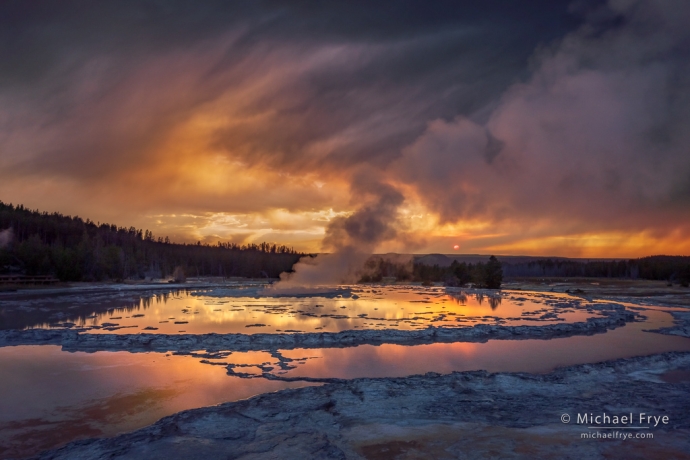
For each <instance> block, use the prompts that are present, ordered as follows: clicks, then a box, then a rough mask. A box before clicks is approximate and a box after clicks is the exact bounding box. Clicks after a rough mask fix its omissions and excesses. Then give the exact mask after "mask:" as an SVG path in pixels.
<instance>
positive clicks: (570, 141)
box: [393, 0, 690, 233]
mask: <svg viewBox="0 0 690 460" xmlns="http://www.w3.org/2000/svg"><path fill="white" fill-rule="evenodd" d="M590 17H591V20H590V22H587V23H586V24H584V25H583V27H582V28H580V29H579V30H577V31H576V32H573V33H571V34H568V35H567V36H566V37H565V38H564V39H563V40H562V41H560V42H559V43H558V44H557V45H555V46H552V47H551V48H550V49H548V50H544V51H543V52H542V53H541V54H540V55H538V57H537V58H536V60H535V70H534V72H533V74H532V76H531V77H530V78H529V79H528V80H527V81H526V82H525V83H518V84H515V85H513V86H512V87H511V88H509V89H508V90H507V91H506V92H505V94H504V95H503V96H502V98H501V101H500V103H499V104H497V106H496V107H495V108H494V109H493V110H492V112H491V115H490V116H489V118H488V121H487V122H486V123H485V124H483V125H480V124H478V123H476V122H474V121H472V120H470V119H468V118H466V117H459V118H457V119H456V120H454V121H451V122H447V121H443V120H437V121H435V122H433V123H431V124H430V125H429V128H428V129H427V132H426V133H425V134H424V135H423V136H421V137H420V138H419V139H417V140H416V141H415V143H414V144H412V145H411V146H410V147H408V148H407V149H406V150H405V154H404V158H403V159H402V160H401V161H400V162H399V163H398V164H397V167H396V168H397V169H396V168H394V169H393V171H395V174H401V175H402V177H403V178H405V180H407V181H409V182H410V183H412V184H414V186H415V187H416V189H417V191H418V193H419V195H420V197H422V199H423V200H424V202H425V203H427V205H428V206H429V207H431V208H432V209H434V210H436V211H437V212H438V213H439V215H440V216H441V218H442V220H443V221H447V222H455V221H457V220H459V219H483V220H489V221H493V222H501V221H512V222H514V223H516V222H517V223H520V222H522V223H526V222H530V221H531V222H542V223H543V222H544V221H545V220H546V221H550V222H552V225H553V226H554V227H556V228H560V229H565V228H567V227H571V228H575V227H579V230H580V231H581V232H584V231H601V230H626V231H642V230H651V229H655V230H657V231H658V230H662V231H665V232H667V233H672V232H674V231H676V229H678V228H684V229H685V231H687V222H688V217H690V208H688V207H684V208H681V207H680V206H679V199H681V198H680V197H682V196H683V194H684V193H686V191H687V185H686V184H687V178H688V177H689V176H690V155H688V146H689V145H690V132H689V131H688V130H687V126H688V125H690V73H689V72H688V70H690V69H689V65H690V64H689V63H690V47H688V44H689V43H690V41H689V40H690V32H689V31H688V29H687V27H685V26H684V24H687V23H688V21H690V4H688V3H687V2H680V1H679V2H667V1H659V2H638V1H632V0H631V1H616V2H611V3H610V5H609V6H607V7H604V8H602V9H600V10H597V11H595V12H593V13H592V14H591V15H590ZM487 130H488V131H487ZM494 136H495V139H498V140H500V142H501V146H502V148H501V149H500V153H491V154H490V153H489V152H496V151H497V150H495V149H489V150H487V146H489V145H491V144H493V145H497V144H496V141H495V140H493V139H494ZM489 158H491V159H492V161H486V160H488V159H489Z"/></svg>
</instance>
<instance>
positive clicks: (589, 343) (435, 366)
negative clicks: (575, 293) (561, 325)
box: [277, 311, 690, 379]
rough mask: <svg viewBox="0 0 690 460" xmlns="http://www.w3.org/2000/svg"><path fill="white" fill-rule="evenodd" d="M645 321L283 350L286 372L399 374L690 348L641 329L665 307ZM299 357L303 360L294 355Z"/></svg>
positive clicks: (663, 323)
mask: <svg viewBox="0 0 690 460" xmlns="http://www.w3.org/2000/svg"><path fill="white" fill-rule="evenodd" d="M645 315H647V316H648V320H647V321H646V322H638V323H628V324H627V325H626V326H624V327H621V328H618V329H615V330H613V331H609V332H607V333H605V334H596V335H592V336H574V337H567V338H558V339H551V340H489V341H488V342H486V343H462V342H456V343H435V344H430V345H416V346H403V345H392V344H384V345H380V346H374V345H361V346H358V347H352V348H323V349H296V350H284V351H282V356H284V357H285V358H287V359H292V360H295V362H293V364H294V365H293V366H292V368H291V369H289V370H288V371H287V372H277V374H278V375H281V376H285V377H297V376H300V377H315V378H348V379H350V378H356V377H393V376H395V377H402V376H407V375H412V374H424V373H426V372H439V373H448V372H453V371H468V370H480V369H484V370H487V371H489V372H532V373H545V372H550V371H551V370H553V369H555V368H556V367H563V366H571V365H575V364H584V363H591V362H598V361H606V360H612V359H620V358H629V357H633V356H644V355H650V354H655V353H664V352H668V351H690V339H687V338H684V337H675V336H667V335H661V334H656V333H652V332H644V330H646V329H654V328H657V327H668V326H670V325H671V324H672V319H671V316H670V315H669V314H668V313H663V312H659V311H647V312H645ZM298 360H301V361H298Z"/></svg>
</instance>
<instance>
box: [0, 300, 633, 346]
mask: <svg viewBox="0 0 690 460" xmlns="http://www.w3.org/2000/svg"><path fill="white" fill-rule="evenodd" d="M598 311H599V312H600V313H601V314H602V315H603V316H601V317H593V318H588V319H587V320H586V321H580V322H574V323H557V324H548V325H540V326H505V325H488V324H477V325H474V326H463V327H452V328H451V327H434V326H430V327H428V328H425V329H421V330H396V329H386V330H368V329H367V330H348V331H342V332H309V333H275V334H251V335H250V334H215V333H211V334H153V333H140V334H89V333H86V330H83V329H82V330H80V329H25V330H5V331H0V347H3V346H16V345H61V346H62V347H63V349H65V350H67V351H85V352H95V351H129V352H148V351H156V352H167V351H173V352H174V351H191V350H200V349H205V350H207V351H220V350H229V351H258V350H270V349H282V350H289V349H294V348H324V347H329V348H333V347H338V348H342V347H352V346H356V345H365V344H366V345H380V344H384V343H387V344H398V345H418V344H425V343H450V342H486V341H487V340H496V339H498V340H501V339H503V340H527V339H541V340H548V339H552V338H556V337H569V336H574V335H592V334H597V333H604V332H606V331H608V330H612V329H615V328H617V327H621V326H624V325H625V324H626V323H628V322H631V321H635V320H636V319H638V318H639V314H638V313H635V312H632V311H629V310H626V309H625V308H624V307H623V306H621V305H615V304H610V305H606V306H605V308H604V307H603V306H602V307H601V308H600V309H598Z"/></svg>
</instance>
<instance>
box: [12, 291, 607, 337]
mask: <svg viewBox="0 0 690 460" xmlns="http://www.w3.org/2000/svg"><path fill="white" fill-rule="evenodd" d="M235 291H236V292H235V295H229V294H228V290H227V289H224V290H218V292H220V295H217V294H216V290H214V289H197V290H191V291H184V290H182V291H172V292H162V293H154V294H147V295H143V296H141V298H137V299H135V301H134V302H133V303H129V304H127V305H126V306H124V307H123V306H118V307H111V306H109V305H111V304H108V303H107V302H105V303H104V302H103V301H102V299H101V301H100V303H99V301H98V299H96V300H95V301H94V302H93V303H91V307H88V304H87V306H79V305H78V306H76V307H78V308H76V309H75V306H72V305H63V308H58V309H56V308H52V307H54V306H51V308H43V307H42V306H41V305H37V306H36V307H35V309H36V310H45V312H44V313H42V314H43V315H44V316H43V318H42V321H35V322H34V323H30V324H29V325H28V327H40V328H49V327H61V328H86V329H88V332H89V333H94V334H96V333H99V334H108V333H117V334H122V333H129V334H134V333H137V332H142V331H145V332H148V333H154V334H156V333H159V334H180V333H187V334H205V333H211V332H215V333H242V334H254V333H292V332H318V331H323V332H339V331H343V330H354V329H401V330H412V329H424V328H427V327H429V326H430V325H433V326H437V327H458V326H468V325H473V324H478V323H486V324H503V325H533V324H534V323H535V322H537V321H542V322H557V321H560V322H574V321H585V320H586V319H587V318H590V317H594V316H599V313H598V312H597V311H596V310H594V309H592V308H591V307H592V306H593V305H594V304H593V303H590V302H588V301H586V300H583V299H581V298H575V297H570V296H567V295H547V294H539V293H524V292H517V291H515V292H513V291H475V292H465V291H457V290H453V289H451V290H448V291H447V290H446V289H445V288H424V287H420V286H356V287H352V288H351V289H349V290H348V292H350V293H351V295H350V296H342V295H338V296H334V297H326V296H323V295H314V296H303V297H262V296H254V297H251V296H247V295H246V292H247V291H242V290H239V289H237V290H235ZM130 295H131V294H130ZM118 301H121V300H118ZM104 304H105V305H108V307H107V308H103V305H104ZM499 305H500V306H501V308H498V307H499ZM22 308H23V310H22V312H23V311H24V310H26V308H27V307H26V306H23V307H22ZM85 308H86V309H85ZM56 311H57V313H56ZM21 314H22V315H23V314H24V313H21ZM49 315H59V320H57V319H52V320H48V319H49V318H52V317H53V316H49ZM6 316H7V315H6ZM10 316H11V314H10ZM39 317H40V315H39ZM37 319H38V318H37ZM9 323H11V321H10V320H9V319H8V320H6V321H5V326H6V327H8V328H17V325H16V324H14V326H13V327H10V326H11V325H10V324H9ZM23 327H27V326H26V324H25V326H23Z"/></svg>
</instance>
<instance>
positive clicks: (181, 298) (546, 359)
mask: <svg viewBox="0 0 690 460" xmlns="http://www.w3.org/2000/svg"><path fill="white" fill-rule="evenodd" d="M228 291H229V290H227V289H215V290H214V289H210V290H208V289H203V290H201V289H199V290H190V291H176V292H170V293H167V294H165V295H163V294H158V295H153V294H146V295H143V296H142V295H141V294H136V295H137V296H139V297H135V298H134V300H132V299H130V298H126V299H124V300H123V299H115V300H113V299H112V298H111V297H108V296H105V297H103V296H101V297H99V301H100V303H99V302H93V297H91V301H92V303H91V304H89V297H88V296H83V297H80V298H76V297H75V298H71V299H69V301H67V302H66V301H65V299H64V298H63V299H60V301H59V302H53V303H52V304H51V303H50V301H49V300H45V301H44V300H40V299H37V300H34V301H32V302H27V303H26V304H18V305H17V304H15V305H12V306H11V308H7V309H5V308H4V306H3V309H4V311H3V312H2V314H3V315H4V316H3V318H4V321H5V322H4V323H3V327H4V328H7V325H8V324H15V325H16V324H21V325H22V327H23V328H27V327H62V328H65V327H66V328H70V329H74V328H79V327H90V328H91V329H89V330H87V331H85V333H111V332H115V331H117V332H118V333H120V334H129V333H132V334H137V333H140V332H144V329H145V328H146V327H149V325H153V324H155V325H156V326H152V327H157V328H158V329H157V330H154V331H153V332H159V333H174V332H179V331H180V330H183V329H182V327H184V330H186V331H187V333H206V332H240V333H246V334H252V333H254V332H257V331H260V332H276V331H278V330H280V331H283V332H288V331H289V330H302V331H305V332H312V331H321V330H323V331H327V330H331V331H339V330H345V329H353V328H355V327H358V328H360V327H361V328H363V329H364V328H367V329H376V328H385V327H392V328H399V329H414V328H417V327H426V326H428V325H430V324H433V325H437V326H440V325H443V326H448V327H454V326H468V325H473V324H487V323H488V324H522V325H533V326H542V325H545V324H552V323H553V322H567V321H584V320H585V319H586V318H590V317H594V316H597V315H598V312H597V310H596V306H597V305H599V304H601V302H589V301H587V300H585V299H579V298H575V297H570V296H567V295H558V294H540V293H527V292H520V291H504V292H502V293H501V294H500V295H492V296H488V295H486V294H484V295H483V296H482V293H481V292H474V293H468V292H466V293H462V292H460V291H446V290H445V289H443V288H421V287H409V286H404V287H398V286H391V287H379V286H376V287H349V288H347V289H343V290H339V291H336V292H335V293H333V294H327V295H326V294H317V295H314V296H293V297H260V296H259V297H257V295H258V293H257V292H252V291H251V290H241V289H240V290H234V291H232V292H231V294H232V295H229V294H228ZM128 295H130V294H128ZM118 302H119V304H118ZM123 302H124V304H123ZM75 305H76V306H78V308H72V309H71V308H69V307H72V306H75ZM341 307H345V308H341ZM626 307H630V308H637V309H639V310H640V313H642V314H643V315H645V316H646V319H645V320H644V321H640V322H631V323H627V324H625V325H624V326H620V327H617V328H616V329H614V330H611V331H608V332H606V333H600V334H594V335H589V336H572V337H567V338H557V339H550V340H535V339H530V340H489V341H487V342H485V343H467V342H456V343H432V344H420V345H413V346H403V345H394V344H382V345H379V346H374V345H360V346H355V347H342V348H341V347H338V348H312V349H292V350H280V349H278V350H263V351H249V352H230V351H226V352H223V351H221V352H214V353H209V352H207V351H206V350H197V351H195V352H193V353H179V354H178V353H170V352H169V353H130V352H106V351H98V352H95V353H83V352H76V353H75V352H67V351H62V350H61V348H60V347H58V346H49V345H42V346H15V347H2V348H0V369H2V372H1V373H0V392H1V393H0V394H2V395H3V398H0V457H2V458H5V457H22V456H28V455H32V454H34V453H36V452H38V451H40V450H42V449H45V448H51V447H56V446H59V445H62V444H64V443H66V442H69V441H71V440H74V439H80V438H86V437H98V436H112V435H115V434H117V433H122V432H125V431H130V430H132V429H136V428H139V427H143V426H146V425H149V424H151V423H153V422H155V421H156V420H157V419H159V418H160V417H163V416H166V415H170V414H173V413H175V412H178V411H180V410H185V409H190V408H195V407H202V406H208V405H213V404H218V403H221V402H225V401H235V400H239V399H243V398H247V397H250V396H252V395H256V394H260V393H265V392H270V391H276V390H279V389H284V388H290V387H297V386H304V385H310V384H314V383H310V382H306V381H303V380H299V379H300V378H304V377H309V378H316V379H328V378H345V379H349V378H357V377H401V376H407V375H412V374H423V373H426V372H439V373H446V372H452V371H466V370H481V369H484V370H488V371H490V372H504V371H519V372H548V371H550V370H552V369H554V368H555V367H559V366H568V365H573V364H582V363H588V362H597V361H603V360H609V359H618V358H626V357H632V356H640V355H648V354H653V353H660V352H666V351H690V339H686V338H682V337H675V336H667V335H661V334H657V333H652V332H645V331H644V330H645V329H656V328H660V327H668V326H671V325H672V317H671V316H670V315H669V314H668V313H666V312H664V311H663V309H662V308H661V307H657V308H654V307H649V308H647V307H640V306H636V305H632V304H626ZM13 308H15V309H17V308H18V309H19V310H17V312H18V313H21V315H19V316H16V315H15V316H13V310H12V309H13ZM183 309H185V310H187V311H186V312H184V313H183V312H182V310H183ZM43 310H47V311H43ZM73 312H74V313H73ZM56 313H61V314H62V316H60V318H59V321H56V320H55V319H54V318H55V316H54V315H55V314H56ZM22 315H23V316H22ZM37 315H38V316H37ZM41 315H42V316H41ZM137 315H143V316H137ZM334 315H337V316H338V317H335V316H334ZM173 316H174V317H175V319H177V318H178V317H179V318H184V319H185V320H186V321H187V323H185V324H184V326H179V325H174V326H173V325H172V324H174V322H173V323H172V324H171V322H170V321H171V319H169V318H171V317H173ZM339 316H344V317H339ZM20 317H21V321H20V322H17V321H18V319H17V318H20ZM118 317H120V318H119V319H117V320H116V319H114V318H118ZM161 318H168V319H167V320H168V321H169V322H168V323H160V321H164V320H163V319H161ZM458 320H459V321H458ZM68 321H71V322H74V323H75V325H73V326H70V325H69V324H67V325H65V324H64V323H65V322H68ZM108 322H111V323H112V322H117V323H118V324H119V326H113V330H104V323H108ZM57 323H61V324H60V325H58V324H57ZM256 323H263V324H266V325H265V326H252V327H246V326H248V325H252V324H256ZM122 326H125V327H124V328H120V329H118V328H119V327H122ZM132 326H136V327H132ZM106 327H107V326H106ZM283 378H296V379H298V380H297V381H294V382H287V381H282V380H275V379H283Z"/></svg>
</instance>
